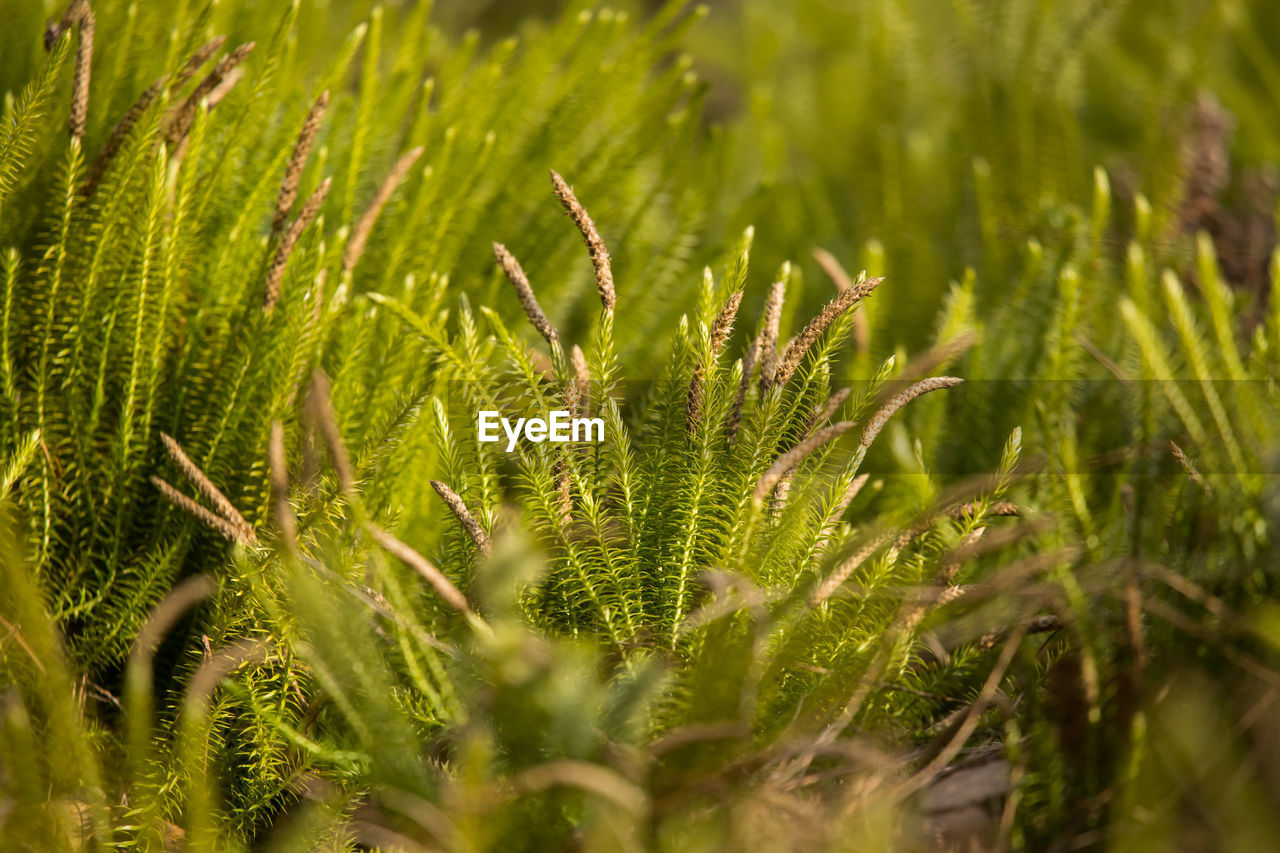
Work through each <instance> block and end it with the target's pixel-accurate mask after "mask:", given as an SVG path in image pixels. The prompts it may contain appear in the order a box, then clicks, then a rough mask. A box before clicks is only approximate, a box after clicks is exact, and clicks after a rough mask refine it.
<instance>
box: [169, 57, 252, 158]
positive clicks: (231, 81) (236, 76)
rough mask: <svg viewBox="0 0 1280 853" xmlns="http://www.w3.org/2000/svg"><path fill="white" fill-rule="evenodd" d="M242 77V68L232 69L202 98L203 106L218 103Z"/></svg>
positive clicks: (212, 105)
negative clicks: (207, 95)
mask: <svg viewBox="0 0 1280 853" xmlns="http://www.w3.org/2000/svg"><path fill="white" fill-rule="evenodd" d="M242 79H244V69H243V68H236V69H233V70H232V72H231V73H230V74H228V75H227V76H226V77H225V78H223V80H222V82H221V83H219V84H218V85H217V86H215V87H214V90H213V91H212V92H210V93H209V97H207V98H205V99H204V103H205V106H206V107H208V108H209V109H213V108H214V107H216V106H217V105H218V104H220V103H222V99H223V98H225V97H226V96H227V95H228V94H230V92H231V90H232V89H234V88H235V87H236V84H237V83H239V82H240V81H241V80H242ZM184 141H185V140H184Z"/></svg>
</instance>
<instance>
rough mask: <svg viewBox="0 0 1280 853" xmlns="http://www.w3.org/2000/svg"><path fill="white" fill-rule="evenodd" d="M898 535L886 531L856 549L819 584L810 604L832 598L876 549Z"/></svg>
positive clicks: (812, 594)
mask: <svg viewBox="0 0 1280 853" xmlns="http://www.w3.org/2000/svg"><path fill="white" fill-rule="evenodd" d="M897 535H898V534H896V533H895V532H894V531H892V530H888V531H885V532H884V533H881V534H879V535H878V536H876V537H875V538H873V539H872V540H871V541H870V542H868V543H867V544H865V545H863V546H862V547H861V548H859V549H858V550H857V551H855V552H854V553H853V554H852V556H850V557H849V558H848V559H846V560H845V561H844V562H842V563H841V564H840V565H839V566H836V568H835V570H834V571H833V572H831V574H829V575H827V577H826V578H824V579H823V581H822V583H820V584H818V587H817V589H815V590H814V591H813V592H812V593H811V594H810V595H809V604H810V605H811V606H816V605H818V604H821V603H822V602H824V601H826V600H827V599H828V598H830V597H831V596H832V595H833V594H834V593H835V591H836V590H837V589H839V588H840V587H841V586H842V585H843V584H844V582H845V581H847V580H848V579H849V578H850V576H852V575H853V573H854V572H856V571H857V570H858V567H859V566H861V565H862V564H863V563H865V562H866V561H867V558H869V557H870V556H871V555H872V554H874V553H875V552H876V551H879V550H880V549H881V548H882V547H884V545H885V544H886V543H887V542H889V541H890V540H893V539H894V538H895V537H897Z"/></svg>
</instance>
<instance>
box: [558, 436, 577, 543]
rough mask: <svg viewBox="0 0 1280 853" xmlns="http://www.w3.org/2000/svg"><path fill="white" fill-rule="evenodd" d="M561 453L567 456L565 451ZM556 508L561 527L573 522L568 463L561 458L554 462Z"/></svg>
mask: <svg viewBox="0 0 1280 853" xmlns="http://www.w3.org/2000/svg"><path fill="white" fill-rule="evenodd" d="M563 453H565V454H567V453H569V451H568V450H567V449H566V450H564V451H563ZM555 477H556V507H557V509H558V511H559V514H560V524H561V526H566V525H568V524H569V522H570V521H572V520H573V492H572V491H571V489H572V483H571V482H570V479H569V463H568V461H567V460H566V459H565V458H564V457H563V456H561V458H560V459H558V460H556V470H555Z"/></svg>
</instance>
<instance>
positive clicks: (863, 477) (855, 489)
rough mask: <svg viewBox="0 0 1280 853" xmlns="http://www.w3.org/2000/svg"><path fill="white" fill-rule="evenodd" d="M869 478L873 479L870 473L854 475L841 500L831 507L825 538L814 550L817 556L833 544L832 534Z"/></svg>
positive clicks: (824, 528)
mask: <svg viewBox="0 0 1280 853" xmlns="http://www.w3.org/2000/svg"><path fill="white" fill-rule="evenodd" d="M869 479H871V475H870V474H859V475H858V476H856V477H854V478H853V482H851V483H850V484H849V488H847V489H845V490H844V494H842V495H841V496H840V500H838V501H836V504H835V506H833V507H832V508H831V513H830V514H829V515H828V516H827V520H826V522H825V523H823V525H822V528H823V538H822V541H821V542H819V543H818V545H817V547H816V548H815V550H814V554H815V556H821V555H823V554H825V553H826V552H827V548H828V546H829V545H830V544H831V538H830V537H831V534H832V533H833V532H834V531H835V528H836V526H837V525H838V524H839V523H840V519H841V518H843V517H844V511H845V510H846V509H848V508H849V504H851V503H853V499H854V498H856V497H857V496H858V493H859V492H861V491H862V487H863V486H865V485H866V484H867V480H869Z"/></svg>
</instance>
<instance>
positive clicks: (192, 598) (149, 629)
mask: <svg viewBox="0 0 1280 853" xmlns="http://www.w3.org/2000/svg"><path fill="white" fill-rule="evenodd" d="M161 482H164V481H163V480H162V481H161ZM217 590H218V585H217V584H216V583H214V582H213V579H212V578H210V577H209V576H208V575H195V576H193V577H189V578H187V579H186V580H184V581H182V582H181V583H179V584H178V585H177V586H175V587H174V588H173V589H171V590H169V592H168V593H166V594H165V597H164V598H162V599H160V603H159V604H157V605H156V606H155V609H153V610H152V611H151V615H150V616H148V617H147V621H146V622H145V623H143V625H142V630H141V631H139V632H138V636H137V637H135V638H134V641H133V646H132V647H131V649H130V652H129V654H130V657H131V658H132V660H130V667H131V668H132V667H133V666H135V665H138V664H141V665H142V668H143V669H145V670H146V671H148V672H149V671H150V662H151V659H152V657H153V656H154V655H155V652H156V647H157V646H159V645H160V640H161V639H163V638H164V635H165V634H168V633H169V631H170V630H171V629H172V628H173V626H174V625H176V624H178V619H179V618H181V616H182V614H183V613H185V612H187V611H188V610H190V609H191V608H192V607H194V606H195V605H197V604H199V603H200V602H201V601H203V600H205V599H206V598H208V597H209V596H211V595H213V594H214V593H215V592H217Z"/></svg>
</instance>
